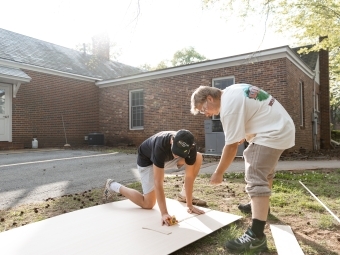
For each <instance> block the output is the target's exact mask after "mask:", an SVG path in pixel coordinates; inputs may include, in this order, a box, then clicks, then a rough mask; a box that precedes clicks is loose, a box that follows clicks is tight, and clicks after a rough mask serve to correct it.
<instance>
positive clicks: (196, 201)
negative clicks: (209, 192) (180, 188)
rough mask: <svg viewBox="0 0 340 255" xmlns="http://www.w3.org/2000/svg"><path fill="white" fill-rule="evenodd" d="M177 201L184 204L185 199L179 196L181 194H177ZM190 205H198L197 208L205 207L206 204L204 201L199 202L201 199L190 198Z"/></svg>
mask: <svg viewBox="0 0 340 255" xmlns="http://www.w3.org/2000/svg"><path fill="white" fill-rule="evenodd" d="M177 200H178V201H180V202H183V203H186V202H187V199H186V197H183V196H182V195H181V193H178V195H177ZM192 204H193V205H198V206H206V205H207V202H205V201H204V200H201V199H199V198H196V197H192Z"/></svg>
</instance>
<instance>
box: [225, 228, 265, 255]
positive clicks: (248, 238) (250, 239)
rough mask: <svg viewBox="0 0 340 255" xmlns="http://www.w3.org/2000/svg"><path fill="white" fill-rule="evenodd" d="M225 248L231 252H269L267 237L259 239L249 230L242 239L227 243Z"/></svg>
mask: <svg viewBox="0 0 340 255" xmlns="http://www.w3.org/2000/svg"><path fill="white" fill-rule="evenodd" d="M225 248H227V249H228V250H229V251H243V252H244V251H256V252H259V251H266V250H268V247H267V237H266V235H264V236H263V237H262V238H257V237H256V235H255V234H254V232H253V231H252V230H251V229H250V228H248V230H247V231H246V232H245V233H244V234H243V235H242V236H241V237H239V238H236V239H234V240H229V241H227V243H226V244H225Z"/></svg>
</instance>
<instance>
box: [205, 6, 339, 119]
mask: <svg viewBox="0 0 340 255" xmlns="http://www.w3.org/2000/svg"><path fill="white" fill-rule="evenodd" d="M202 2H203V3H204V5H205V7H207V8H208V7H209V6H212V5H216V4H222V2H224V1H222V0H202ZM237 7H238V11H239V15H240V16H241V17H243V20H244V21H246V19H247V17H248V16H249V15H256V14H257V15H262V17H265V20H266V21H267V20H268V17H269V15H272V16H274V17H275V19H274V20H273V23H272V26H274V27H275V28H276V29H277V31H279V32H284V31H290V32H292V31H293V33H292V34H293V36H294V37H295V38H297V39H298V41H299V43H300V45H310V44H311V45H313V46H312V47H310V48H304V49H301V50H300V51H299V54H304V53H305V54H306V53H309V52H312V51H320V50H321V49H324V50H328V51H329V62H330V63H329V71H330V97H331V101H330V104H331V109H333V110H334V111H335V110H336V109H337V110H336V111H335V113H337V114H335V116H334V117H335V119H340V113H339V111H340V110H339V105H340V97H339V91H340V1H339V0H252V1H250V0H229V1H226V2H225V4H224V6H223V9H224V10H225V11H226V12H231V11H232V12H234V13H235V11H234V10H235V8H237ZM240 7H241V8H240ZM226 16H228V15H226ZM320 37H325V38H324V39H323V40H322V41H319V38H320ZM333 113H334V112H333Z"/></svg>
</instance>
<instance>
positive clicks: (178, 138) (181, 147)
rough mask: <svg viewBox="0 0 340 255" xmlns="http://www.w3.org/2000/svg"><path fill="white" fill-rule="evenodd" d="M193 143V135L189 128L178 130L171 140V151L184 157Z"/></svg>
mask: <svg viewBox="0 0 340 255" xmlns="http://www.w3.org/2000/svg"><path fill="white" fill-rule="evenodd" d="M193 145H194V136H193V134H192V133H191V132H190V131H189V130H185V129H181V130H178V131H177V133H176V135H175V137H174V140H173V142H172V147H171V151H172V153H173V154H175V155H177V156H180V157H181V158H186V157H187V156H188V154H189V153H190V149H191V147H192V146H193Z"/></svg>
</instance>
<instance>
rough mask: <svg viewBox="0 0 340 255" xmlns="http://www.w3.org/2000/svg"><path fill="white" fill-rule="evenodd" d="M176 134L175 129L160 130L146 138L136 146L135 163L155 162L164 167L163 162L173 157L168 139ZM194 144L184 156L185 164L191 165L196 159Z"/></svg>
mask: <svg viewBox="0 0 340 255" xmlns="http://www.w3.org/2000/svg"><path fill="white" fill-rule="evenodd" d="M175 135H176V131H162V132H159V133H157V134H155V135H153V136H151V137H149V138H148V139H146V140H145V141H144V142H143V143H142V144H141V145H140V146H139V148H138V157H137V164H138V165H139V166H141V167H146V166H150V165H152V164H155V165H156V166H157V167H159V168H164V164H165V162H168V161H171V160H173V159H174V156H173V155H172V152H171V144H170V140H171V138H172V137H174V136H175ZM196 153H197V149H196V145H194V146H193V147H192V149H191V150H190V153H189V155H188V156H187V157H186V158H185V163H186V164H187V165H193V164H194V163H195V161H196Z"/></svg>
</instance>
